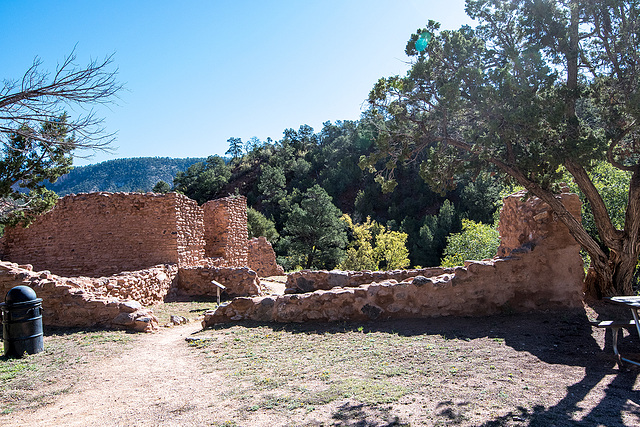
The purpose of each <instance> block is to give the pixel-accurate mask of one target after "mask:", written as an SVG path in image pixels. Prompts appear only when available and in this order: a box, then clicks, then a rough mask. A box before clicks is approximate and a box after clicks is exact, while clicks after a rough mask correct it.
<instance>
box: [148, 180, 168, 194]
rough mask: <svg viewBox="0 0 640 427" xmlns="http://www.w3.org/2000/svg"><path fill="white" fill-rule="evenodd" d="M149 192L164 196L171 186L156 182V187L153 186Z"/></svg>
mask: <svg viewBox="0 0 640 427" xmlns="http://www.w3.org/2000/svg"><path fill="white" fill-rule="evenodd" d="M151 191H153V192H154V193H161V194H166V193H168V192H169V191H171V186H170V185H169V184H168V183H166V182H164V181H158V182H157V183H156V185H154V186H153V188H152V189H151Z"/></svg>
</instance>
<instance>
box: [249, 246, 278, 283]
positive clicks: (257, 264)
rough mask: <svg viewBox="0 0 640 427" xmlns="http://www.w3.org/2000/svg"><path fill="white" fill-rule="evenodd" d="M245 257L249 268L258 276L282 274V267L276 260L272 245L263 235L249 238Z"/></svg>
mask: <svg viewBox="0 0 640 427" xmlns="http://www.w3.org/2000/svg"><path fill="white" fill-rule="evenodd" d="M247 257H248V265H249V268H250V269H252V270H253V271H255V272H256V273H258V276H260V277H269V276H282V275H284V269H283V268H282V266H280V265H278V263H277V262H276V253H275V252H274V251H273V246H271V243H269V242H268V241H267V239H266V238H265V237H264V236H260V237H255V238H253V239H250V240H249V248H248V256H247Z"/></svg>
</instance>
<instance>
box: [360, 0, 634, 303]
mask: <svg viewBox="0 0 640 427" xmlns="http://www.w3.org/2000/svg"><path fill="white" fill-rule="evenodd" d="M466 11H467V13H468V14H469V15H470V16H471V17H472V18H473V19H475V20H476V22H477V23H478V25H477V26H476V27H475V28H471V27H468V26H463V27H461V28H460V29H459V30H456V31H439V29H438V25H437V24H435V23H433V22H430V23H429V24H428V26H427V28H425V29H421V30H419V31H418V32H417V34H414V35H412V36H411V38H410V40H409V42H408V43H407V48H406V52H407V54H409V55H410V56H412V57H413V62H412V66H411V70H410V71H409V72H408V73H407V75H406V76H404V77H400V76H392V77H388V78H382V79H380V80H379V81H378V82H377V83H376V84H375V86H374V87H373V89H372V90H371V92H370V95H369V103H370V106H371V109H370V111H369V114H368V115H369V116H370V117H375V118H377V119H378V121H377V122H376V124H377V126H376V128H377V134H376V139H375V144H376V150H375V151H374V152H373V153H371V154H369V155H368V156H365V157H363V158H362V160H361V161H360V165H361V167H363V168H365V169H369V170H371V171H373V172H375V173H377V174H379V177H378V179H377V180H378V182H379V183H380V184H382V188H383V189H391V188H392V187H394V186H395V184H396V182H397V178H396V176H395V173H394V172H395V170H396V169H397V168H398V167H399V166H400V165H402V164H405V163H407V162H411V161H418V162H420V163H421V165H420V175H421V176H422V177H423V178H424V179H425V180H426V181H427V182H428V183H429V185H430V186H431V187H432V188H433V189H435V190H436V191H438V192H439V193H441V194H443V193H444V192H447V191H452V190H453V189H454V188H455V186H456V185H457V177H460V176H463V175H465V174H471V176H475V175H476V174H477V173H478V172H479V171H485V172H487V173H496V172H497V173H500V174H502V175H503V176H508V177H510V178H511V179H513V180H514V181H515V182H517V183H518V184H520V185H522V186H523V187H525V188H526V189H527V191H528V192H529V194H531V195H535V196H537V197H539V198H541V199H542V200H544V201H545V202H546V203H548V204H549V205H550V206H551V208H552V209H553V210H554V211H555V212H556V213H557V214H558V218H559V219H560V220H561V221H562V222H563V223H564V224H565V225H566V226H567V227H568V228H569V230H570V233H571V234H572V236H573V237H574V238H575V239H576V240H577V241H578V242H579V243H580V244H581V245H582V247H583V248H584V249H585V250H586V251H587V252H589V254H590V255H591V260H592V267H593V268H594V271H595V273H596V275H595V276H594V277H595V279H596V280H595V281H594V283H590V284H589V285H588V287H589V288H588V292H589V293H590V294H591V295H592V296H595V297H601V296H603V295H614V294H628V293H630V292H632V289H631V277H632V276H633V271H632V270H633V268H635V264H636V262H637V259H638V256H639V255H640V246H638V245H637V244H636V243H635V242H637V241H638V240H639V239H640V231H639V230H640V227H638V225H637V224H638V223H640V209H638V208H637V207H636V206H637V203H636V201H637V200H638V199H639V198H638V196H637V194H638V193H640V178H639V176H640V145H638V144H637V141H638V139H639V138H640V107H638V106H639V105H640V102H639V100H640V85H638V81H640V55H638V53H637V52H638V50H637V45H638V34H639V32H638V28H640V4H639V3H638V2H635V1H625V0H623V1H616V2H610V1H583V0H570V1H567V2H553V1H534V2H532V1H528V0H513V1H508V2H499V1H495V0H468V1H467V6H466ZM425 32H428V33H430V34H432V35H433V37H432V38H431V39H430V41H429V43H428V44H426V46H425V44H424V43H422V44H421V45H420V46H416V43H418V41H419V39H420V38H421V35H422V34H425ZM605 159H606V161H607V162H608V163H609V164H610V165H611V166H612V167H613V168H615V169H618V170H620V171H628V172H631V173H632V174H633V175H634V177H633V178H632V179H631V180H630V181H629V182H630V185H629V187H628V192H627V193H628V196H627V197H626V199H627V200H628V203H629V204H633V206H632V208H630V209H626V211H627V212H626V214H627V215H626V224H625V227H626V228H625V229H624V230H622V231H623V232H618V231H619V230H616V227H617V226H616V225H614V223H615V220H612V218H611V216H612V215H616V213H615V212H607V209H606V208H605V206H604V205H605V204H606V202H605V203H603V199H606V198H607V197H610V195H607V194H604V195H603V194H600V191H602V190H600V191H599V190H598V189H597V188H596V187H597V186H598V185H596V184H595V183H594V182H593V181H592V178H590V177H589V175H588V172H589V171H590V170H591V169H592V167H593V166H594V165H596V163H597V162H598V161H602V160H605ZM564 170H567V171H568V172H569V173H570V174H571V175H572V177H573V178H574V180H575V182H576V184H577V186H578V187H579V188H580V190H581V192H582V194H583V195H584V198H585V200H587V201H588V202H589V204H590V205H591V208H592V209H591V210H592V212H593V223H594V224H595V225H596V227H595V229H596V230H597V234H598V237H597V238H595V239H594V236H593V229H590V230H587V229H586V228H585V227H583V226H581V225H580V224H579V223H577V222H575V221H573V217H572V216H571V215H568V212H567V210H566V208H565V207H564V206H563V205H562V204H561V203H559V202H558V201H557V200H556V199H555V197H554V194H555V193H556V192H557V190H558V184H559V183H560V182H561V181H562V178H563V171H564ZM592 176H593V175H592ZM605 193H606V191H605ZM468 201H471V200H468ZM486 219H487V217H486V216H485V218H484V219H483V220H486ZM427 234H428V233H427ZM427 237H429V236H427Z"/></svg>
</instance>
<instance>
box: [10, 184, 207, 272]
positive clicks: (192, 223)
mask: <svg viewBox="0 0 640 427" xmlns="http://www.w3.org/2000/svg"><path fill="white" fill-rule="evenodd" d="M202 230H203V216H202V212H201V211H200V210H199V208H198V206H197V203H196V202H195V201H193V200H191V199H189V198H187V197H186V196H183V195H180V194H177V193H169V194H151V193H148V194H136V193H131V194H129V193H88V194H79V195H71V196H66V197H63V198H61V199H60V200H59V201H58V203H57V204H56V206H55V207H54V208H53V209H52V210H51V211H49V212H48V213H46V214H44V215H42V216H41V217H40V218H38V220H37V221H35V222H34V223H33V224H31V225H30V226H29V227H28V228H22V227H15V228H7V229H6V230H5V235H4V236H3V238H2V239H0V243H1V244H0V246H2V247H3V250H2V259H3V260H10V261H12V262H15V263H18V264H31V265H33V267H34V268H35V269H36V270H50V271H52V272H53V273H55V274H60V275H66V276H80V275H85V276H92V277H99V276H104V275H110V274H116V273H119V272H121V271H133V270H141V269H145V268H148V267H151V266H154V265H158V264H176V265H179V266H182V265H193V264H194V263H197V262H198V261H199V260H201V259H202V258H203V257H204V245H205V241H204V235H203V231H202Z"/></svg>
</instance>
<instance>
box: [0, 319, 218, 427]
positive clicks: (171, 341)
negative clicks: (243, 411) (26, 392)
mask: <svg viewBox="0 0 640 427" xmlns="http://www.w3.org/2000/svg"><path fill="white" fill-rule="evenodd" d="M200 329H201V326H200V322H193V323H189V324H187V325H183V326H179V327H174V328H170V329H162V330H161V331H160V332H158V333H156V334H148V335H144V336H141V337H139V338H136V341H135V343H134V345H133V346H132V348H131V349H129V350H126V351H125V352H123V353H122V354H119V355H118V356H116V357H114V358H112V359H106V360H105V361H104V362H103V363H101V364H93V363H92V364H90V365H89V366H87V367H86V370H85V371H83V372H82V373H81V375H80V380H79V381H78V384H76V385H75V386H74V388H73V389H72V390H71V391H70V392H69V393H68V394H64V395H62V396H60V398H59V399H58V400H57V401H56V402H55V403H54V404H51V405H45V406H42V407H40V408H39V409H37V410H36V411H23V412H20V413H17V414H13V415H12V416H11V418H10V419H9V420H6V421H8V422H5V421H3V422H2V424H3V425H15V426H24V425H35V426H40V425H42V426H45V425H46V426H59V425H60V426H61V425H64V426H88V425H122V426H131V425H145V426H149V425H197V424H198V420H197V417H196V419H194V417H193V416H194V412H199V411H200V410H211V408H208V406H209V405H211V404H212V401H213V399H214V398H215V393H213V391H214V389H215V384H216V378H215V374H211V373H206V372H203V370H202V369H200V362H199V361H198V359H197V356H196V355H195V354H194V353H195V352H193V351H190V350H189V348H188V346H187V345H186V342H185V338H186V337H187V336H189V335H190V334H191V333H193V332H196V331H199V330H200Z"/></svg>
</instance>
